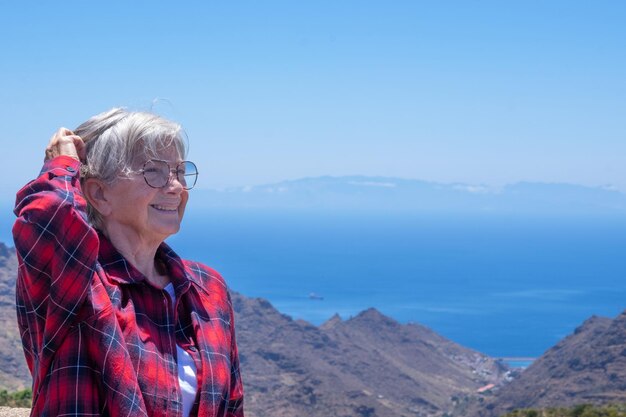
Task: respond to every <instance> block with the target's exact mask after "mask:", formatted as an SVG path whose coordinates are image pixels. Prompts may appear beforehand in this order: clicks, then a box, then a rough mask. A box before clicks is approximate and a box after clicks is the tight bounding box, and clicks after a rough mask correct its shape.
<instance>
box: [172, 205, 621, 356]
mask: <svg viewBox="0 0 626 417" xmlns="http://www.w3.org/2000/svg"><path fill="white" fill-rule="evenodd" d="M169 243H170V244H171V245H172V246H173V247H174V248H175V249H176V250H177V251H178V252H179V253H180V254H181V255H182V256H184V257H188V258H192V259H195V260H200V261H203V262H205V263H207V264H208V265H211V266H213V267H214V268H216V269H218V270H219V271H220V272H221V273H222V274H223V275H224V276H225V278H226V279H227V281H228V283H229V285H230V287H231V288H232V289H233V290H235V291H238V292H241V293H242V294H244V295H247V296H254V297H263V298H266V299H268V300H270V301H271V302H272V304H273V305H274V306H275V307H276V308H278V309H279V310H280V311H281V312H283V313H286V314H288V315H290V316H292V317H294V318H301V319H305V320H307V321H309V322H312V323H314V324H320V323H322V322H324V321H325V320H327V319H328V318H330V317H331V316H332V315H333V314H335V313H339V315H340V316H341V317H342V318H344V319H346V318H349V317H351V316H354V315H356V314H358V313H359V312H360V311H362V310H364V309H366V308H369V307H375V308H377V309H379V310H380V311H381V312H383V313H384V314H386V315H389V316H391V317H393V318H395V319H397V320H399V321H400V322H403V323H407V322H418V323H420V324H424V325H426V326H428V327H430V328H432V329H433V330H435V331H437V332H439V333H440V334H442V335H444V336H446V337H448V338H450V339H452V340H454V341H456V342H458V343H460V344H462V345H465V346H468V347H471V348H474V349H477V350H479V351H481V352H484V353H486V354H489V355H492V356H496V357H509V358H528V357H537V356H539V355H541V354H542V353H543V352H544V351H545V350H546V349H548V348H549V347H551V346H552V345H554V344H555V343H556V342H558V341H559V340H560V339H562V338H563V337H565V336H566V335H568V334H569V333H571V332H572V331H573V330H574V329H575V328H576V327H577V326H578V325H580V324H581V323H582V322H583V321H584V320H585V319H587V318H588V317H590V316H591V315H594V314H595V315H602V316H609V317H613V316H615V315H617V314H619V313H620V312H621V311H622V310H624V309H626V280H625V278H626V219H624V218H592V217H588V218H582V217H576V218H574V217H571V218H560V219H559V218H540V217H511V216H509V217H497V216H460V215H446V216H443V215H440V216H437V215H425V214H422V215H411V214H406V213H405V214H400V213H395V214H392V213H389V214H383V213H378V214H372V213H370V214H367V213H361V214H352V213H320V212H303V211H300V212H280V213H279V212H269V211H268V212H262V211H246V210H241V211H231V212H225V211H217V210H216V211H200V210H198V211H193V209H192V211H190V212H189V213H188V215H187V217H186V219H185V222H184V224H183V227H182V230H181V232H180V233H179V234H178V235H176V236H174V237H173V238H170V240H169ZM311 293H315V294H317V295H319V296H321V297H323V300H320V299H314V298H311V297H309V294H311Z"/></svg>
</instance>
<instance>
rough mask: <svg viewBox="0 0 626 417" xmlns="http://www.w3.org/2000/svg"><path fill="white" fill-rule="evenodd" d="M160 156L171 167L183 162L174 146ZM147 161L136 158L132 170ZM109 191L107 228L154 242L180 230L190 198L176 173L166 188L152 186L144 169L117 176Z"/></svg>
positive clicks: (160, 240) (159, 154)
mask: <svg viewBox="0 0 626 417" xmlns="http://www.w3.org/2000/svg"><path fill="white" fill-rule="evenodd" d="M157 159H161V160H164V161H167V162H168V164H169V165H170V167H176V165H177V164H178V163H179V162H180V158H179V156H178V152H177V151H176V149H175V148H173V147H172V148H168V149H166V150H164V151H162V152H159V153H158V155H157ZM145 162H146V159H145V158H144V157H138V158H136V159H135V160H134V161H133V170H135V171H139V170H140V169H141V167H142V166H143V165H144V163H145ZM107 194H108V196H107V197H108V200H109V203H110V204H111V212H110V215H109V216H106V218H105V219H104V222H105V227H106V229H107V230H109V231H113V230H115V232H117V231H121V232H122V233H124V235H126V236H127V237H131V238H139V241H144V242H150V243H151V244H152V243H157V244H160V243H161V242H163V241H164V240H165V239H166V238H167V237H169V236H171V235H173V234H174V233H176V232H178V230H179V229H180V223H181V221H182V219H183V214H184V212H185V206H186V204H187V200H188V198H189V191H187V190H185V189H184V188H183V186H182V185H181V184H180V182H178V180H177V179H176V175H172V176H171V180H170V182H169V183H168V184H167V185H166V186H165V187H163V188H152V187H150V186H149V185H148V184H147V183H146V181H145V180H144V177H143V174H142V173H141V172H137V173H133V174H131V175H130V178H120V179H118V180H117V181H115V183H114V184H113V185H111V186H109V187H108V190H107ZM129 233H130V235H129ZM133 235H134V236H133Z"/></svg>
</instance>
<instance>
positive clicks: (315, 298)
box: [309, 292, 324, 300]
mask: <svg viewBox="0 0 626 417" xmlns="http://www.w3.org/2000/svg"><path fill="white" fill-rule="evenodd" d="M309 299H311V300H323V299H324V297H322V296H321V295H319V294H316V293H314V292H311V293H309Z"/></svg>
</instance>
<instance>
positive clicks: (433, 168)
mask: <svg viewBox="0 0 626 417" xmlns="http://www.w3.org/2000/svg"><path fill="white" fill-rule="evenodd" d="M0 10H1V12H0V54H1V55H2V59H0V74H1V75H2V78H1V81H0V82H1V84H0V87H1V88H0V97H1V98H2V101H1V104H0V106H1V107H2V111H1V112H0V125H1V126H2V128H3V131H4V132H3V135H2V137H3V139H2V140H3V143H4V144H5V152H3V153H2V155H0V158H1V162H2V165H3V167H4V168H5V175H3V176H2V178H0V190H2V196H3V198H2V200H5V198H7V197H8V198H9V199H12V198H13V197H12V195H13V194H14V192H15V190H16V189H17V188H19V187H20V186H21V185H22V184H23V183H25V182H26V181H27V180H28V179H30V178H32V177H33V176H34V175H35V174H36V173H37V172H38V169H39V166H40V164H41V159H42V157H43V149H44V147H45V144H46V143H47V140H48V138H49V137H50V135H51V134H52V133H53V132H54V131H55V130H56V129H57V127H59V126H66V127H70V128H73V127H75V126H76V125H78V124H79V123H81V122H82V121H84V120H85V119H87V118H88V117H89V116H91V115H93V114H95V113H98V112H101V111H103V110H106V109H108V108H110V107H113V106H127V107H130V108H133V109H150V108H151V106H154V109H155V110H156V111H157V112H160V113H162V114H164V115H165V116H167V117H170V118H173V119H175V120H177V121H179V122H181V123H182V124H183V126H184V127H185V128H186V131H187V133H188V135H189V140H190V144H191V152H190V159H193V160H195V161H196V162H197V164H198V166H199V167H200V172H201V178H200V182H199V185H200V186H202V187H225V186H233V185H254V184H261V183H266V182H273V181H280V180H284V179H293V178H299V177H304V176H318V175H347V174H365V175H383V176H397V177H403V178H415V179H424V180H431V181H439V182H468V183H481V184H486V185H495V186H498V185H502V184H505V183H513V182H517V181H543V182H569V183H576V184H584V185H592V186H607V185H610V186H613V187H617V188H618V189H620V190H622V191H624V192H626V164H625V163H624V158H625V156H626V133H625V132H626V117H625V115H626V25H624V21H626V3H624V2H622V1H595V2H589V1H586V2H582V1H518V2H513V1H470V0H468V1H350V0H346V1H336V0H335V1H314V2H313V1H311V2H302V1H283V2H279V1H264V2H253V1H237V2H219V3H218V2H212V1H211V2H209V1H207V2H180V3H179V4H176V5H174V4H170V3H165V2H147V1H137V2H117V1H110V2H106V3H98V4H96V3H93V2H78V1H67V2H62V4H58V3H57V4H52V3H47V4H37V3H35V2H20V3H6V2H5V3H4V4H3V5H2V6H0ZM155 99H158V100H157V101H156V104H154V105H153V102H154V100H155ZM7 173H11V175H7Z"/></svg>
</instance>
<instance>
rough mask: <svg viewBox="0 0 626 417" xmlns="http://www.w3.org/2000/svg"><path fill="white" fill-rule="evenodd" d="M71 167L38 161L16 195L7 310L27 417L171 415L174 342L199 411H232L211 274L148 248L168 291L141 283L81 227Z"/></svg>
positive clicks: (234, 381) (235, 398) (237, 382)
mask: <svg viewBox="0 0 626 417" xmlns="http://www.w3.org/2000/svg"><path fill="white" fill-rule="evenodd" d="M78 170H79V163H78V161H76V160H74V159H72V158H69V157H63V156H62V157H57V158H55V159H53V160H51V161H48V162H47V163H46V164H45V165H44V167H43V170H42V173H41V175H40V176H39V178H37V179H36V180H34V181H32V182H30V183H29V184H27V185H26V186H25V187H24V188H23V189H22V190H20V191H19V192H18V195H17V204H16V208H15V213H16V215H17V216H18V219H17V221H16V223H15V226H14V228H13V235H14V239H15V246H16V248H17V254H18V258H19V273H18V281H17V303H16V304H17V316H18V324H19V327H20V331H21V336H22V343H23V346H24V352H25V355H26V361H27V363H28V366H29V368H30V371H31V373H32V376H33V409H32V413H31V415H33V416H98V415H102V416H124V417H126V416H181V415H182V402H181V401H182V396H181V392H180V388H179V384H178V370H177V364H176V345H177V344H178V345H179V346H181V347H182V348H184V349H185V350H186V351H187V352H188V353H189V354H190V355H191V356H192V357H193V359H194V362H195V365H196V368H197V375H198V395H197V396H196V403H195V405H194V407H193V409H192V411H191V414H192V415H199V416H203V417H204V416H229V417H242V416H243V387H242V384H241V377H240V374H239V358H238V354H237V346H236V343H235V327H234V321H233V310H232V305H231V302H230V296H229V295H228V292H227V289H226V285H225V283H224V280H223V279H222V277H221V276H220V275H219V274H218V273H217V272H216V271H214V270H212V269H211V268H208V267H206V266H205V265H202V264H199V263H195V262H189V261H185V260H182V259H180V258H179V257H178V256H177V255H176V254H175V253H174V252H173V251H172V250H171V249H170V248H169V247H168V246H167V245H166V244H162V245H161V247H160V248H159V250H158V252H157V258H159V259H160V260H161V261H162V262H163V263H164V264H165V265H166V266H167V269H168V271H169V277H170V279H171V282H172V283H173V285H174V289H175V293H176V306H175V308H173V307H172V305H171V301H170V298H169V295H168V294H167V292H166V291H164V290H161V289H158V288H156V287H154V286H152V285H150V283H149V282H148V281H147V280H146V279H145V277H144V276H143V275H142V274H141V273H140V272H139V271H137V270H136V269H135V268H134V267H133V266H132V265H131V264H130V263H129V262H127V261H126V259H124V257H123V256H122V255H121V254H120V253H119V252H118V251H117V250H116V249H115V248H114V247H113V245H112V244H111V243H110V242H109V241H108V240H107V239H106V238H105V237H104V236H102V235H101V234H99V233H98V232H97V231H96V230H95V229H93V228H92V227H90V226H89V224H88V223H87V221H86V216H85V200H84V198H83V197H82V194H81V191H80V185H79V175H78Z"/></svg>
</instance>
